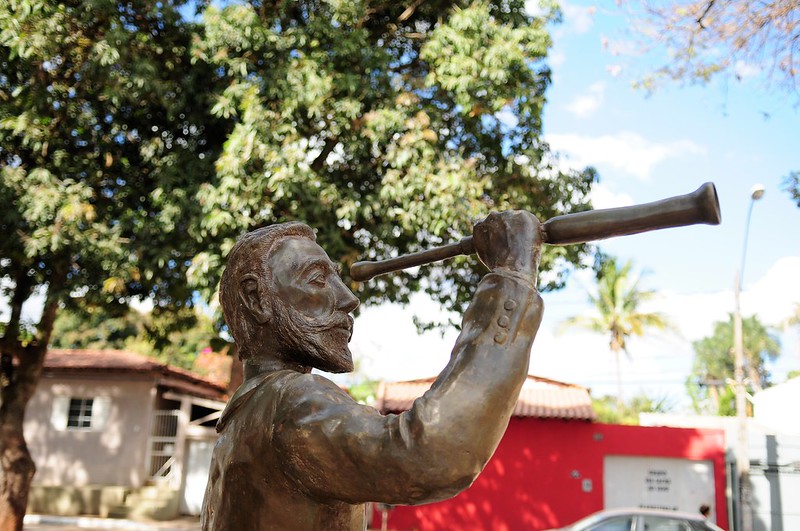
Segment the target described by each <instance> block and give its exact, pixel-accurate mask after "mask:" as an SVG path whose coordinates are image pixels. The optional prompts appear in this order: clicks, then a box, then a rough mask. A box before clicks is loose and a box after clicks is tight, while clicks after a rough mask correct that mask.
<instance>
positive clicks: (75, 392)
mask: <svg viewBox="0 0 800 531" xmlns="http://www.w3.org/2000/svg"><path fill="white" fill-rule="evenodd" d="M124 378H125V379H124V380H123V379H115V378H114V377H109V376H104V377H102V378H101V377H97V378H92V377H91V376H82V377H80V378H75V377H60V378H42V380H41V382H40V383H39V386H38V388H37V390H36V393H35V394H34V396H33V398H32V399H31V402H30V404H29V406H28V409H27V413H26V418H25V438H26V440H27V443H28V448H29V449H30V452H31V454H32V456H33V459H34V462H35V463H36V467H37V471H36V475H35V476H34V478H33V481H34V484H35V485H46V486H62V485H63V486H70V487H80V486H83V485H88V484H92V485H120V486H134V487H136V486H141V485H142V484H143V483H144V481H145V479H146V474H147V471H146V468H145V458H146V453H147V444H148V436H149V432H150V423H151V419H152V417H153V394H154V393H155V388H154V382H153V380H152V378H150V377H147V378H146V379H143V378H142V377H141V376H136V375H133V376H131V375H125V377H124ZM137 378H138V379H137ZM57 397H76V398H94V397H102V398H104V399H106V404H107V406H108V409H107V412H106V415H105V416H106V419H105V422H104V424H103V426H102V428H100V429H92V430H69V429H64V426H63V425H62V426H55V425H54V416H53V409H54V407H56V406H55V404H56V402H57V401H58V399H57ZM62 401H63V399H62Z"/></svg>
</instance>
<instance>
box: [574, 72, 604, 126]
mask: <svg viewBox="0 0 800 531" xmlns="http://www.w3.org/2000/svg"><path fill="white" fill-rule="evenodd" d="M605 88H606V87H605V84H604V83H603V82H602V81H598V82H597V83H592V84H591V85H589V87H588V88H587V89H586V91H585V92H584V93H583V94H581V95H580V96H578V97H577V98H575V99H574V100H572V101H571V102H570V103H569V104H568V105H567V106H566V108H567V110H568V111H569V112H571V113H572V114H574V115H575V116H578V117H579V118H586V117H587V116H589V115H591V114H592V113H593V112H594V111H596V110H597V109H598V108H600V105H602V104H603V96H604V93H605Z"/></svg>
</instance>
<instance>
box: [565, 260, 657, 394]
mask: <svg viewBox="0 0 800 531" xmlns="http://www.w3.org/2000/svg"><path fill="white" fill-rule="evenodd" d="M632 268H633V262H631V261H630V260H629V261H628V262H626V263H625V264H624V265H622V266H617V261H616V259H615V258H614V257H611V256H601V257H600V259H599V260H598V266H597V267H596V270H597V275H596V278H597V294H593V293H589V302H591V303H592V306H593V307H594V310H595V312H594V315H590V316H582V315H580V316H575V317H571V318H569V319H567V320H566V321H564V322H563V323H562V328H564V327H567V326H579V327H581V328H586V329H588V330H591V331H593V332H597V333H599V334H608V337H609V343H608V345H609V348H610V349H611V352H612V353H613V354H614V360H615V362H616V369H617V406H618V407H620V408H621V407H622V374H621V369H620V353H622V352H625V353H626V354H627V355H629V356H630V353H629V352H628V338H629V337H631V336H641V335H644V331H645V329H646V328H655V329H660V330H663V329H665V328H667V327H668V326H669V324H668V322H667V320H666V318H665V317H664V316H663V315H662V314H660V313H655V312H651V313H646V312H642V311H641V309H640V307H641V304H642V303H643V302H645V301H647V300H649V299H652V298H653V296H654V295H655V292H654V291H652V290H642V289H640V288H639V279H640V278H641V276H640V275H637V276H635V277H634V276H633V275H632V274H631V269H632Z"/></svg>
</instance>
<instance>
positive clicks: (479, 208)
mask: <svg viewBox="0 0 800 531" xmlns="http://www.w3.org/2000/svg"><path fill="white" fill-rule="evenodd" d="M524 4H525V2H522V1H511V2H505V1H504V2H488V1H483V0H479V1H477V2H464V1H444V0H437V1H432V2H409V3H405V4H404V3H397V2H391V1H388V0H379V1H369V2H367V1H351V2H311V1H300V2H290V3H287V2H274V1H261V2H231V3H228V4H226V5H225V7H224V8H219V7H214V6H212V7H209V8H208V9H207V10H206V11H205V13H204V15H203V16H204V20H205V33H204V34H203V36H202V39H201V40H200V41H199V43H198V45H197V48H196V53H197V56H198V58H199V59H200V60H202V61H207V62H208V63H209V64H210V65H211V66H213V67H214V68H215V71H216V72H217V73H218V75H219V76H220V79H221V80H222V84H223V85H224V89H223V90H220V91H219V92H218V93H216V94H215V97H216V104H215V106H214V112H215V114H216V115H218V116H220V117H225V118H230V119H231V120H233V121H234V122H235V126H234V128H233V132H232V133H231V135H230V137H229V138H228V141H227V142H226V144H225V149H224V152H223V154H222V156H221V157H220V159H219V160H218V163H217V169H218V178H217V180H216V181H215V182H214V183H213V184H210V185H208V186H206V187H204V188H203V189H202V190H201V193H200V196H199V197H200V202H201V203H202V205H203V207H204V209H205V212H206V217H205V219H204V221H203V223H202V224H201V225H200V226H199V227H198V228H197V229H198V230H197V231H196V232H195V233H196V235H197V238H198V239H201V240H203V241H205V242H208V243H209V244H210V246H209V248H208V250H207V251H206V252H203V253H200V254H199V255H198V256H197V257H196V258H195V260H194V262H193V266H192V270H191V272H193V273H196V274H195V275H194V276H193V280H195V281H196V286H198V287H199V288H203V289H204V293H206V294H207V295H208V296H211V295H212V294H213V292H214V289H215V288H216V283H217V280H218V277H219V272H220V269H221V264H222V260H223V257H224V256H225V254H226V252H227V251H228V249H230V247H231V246H232V244H233V242H234V241H235V238H236V236H237V235H238V234H240V233H241V232H243V231H245V230H248V229H252V228H255V227H258V226H261V225H265V224H270V223H273V222H279V221H284V220H288V219H299V220H304V221H306V222H308V223H309V224H311V225H312V226H313V227H314V228H316V229H317V230H318V234H317V238H318V241H319V243H320V245H321V246H322V247H323V248H325V249H326V250H327V251H328V253H329V254H330V256H331V257H332V258H333V259H339V260H341V263H342V265H343V266H344V267H343V270H344V272H345V274H346V273H347V271H348V266H349V265H350V264H352V263H353V262H354V261H355V260H357V259H375V258H383V257H388V256H391V255H395V254H397V253H406V252H409V251H416V250H420V249H424V248H428V247H431V246H434V245H440V244H442V243H449V242H452V241H456V240H458V239H460V238H461V237H462V236H464V235H467V234H470V233H471V228H472V223H473V221H474V220H475V219H477V218H480V217H482V216H485V215H486V214H487V213H488V212H489V211H490V210H494V209H497V210H499V209H507V208H520V209H527V210H530V211H532V212H534V213H535V214H536V215H537V216H539V217H540V219H547V218H550V217H552V216H554V215H556V214H563V213H566V212H574V211H580V210H585V209H587V208H588V207H589V203H588V197H587V194H588V192H589V190H590V187H591V184H592V182H593V181H594V180H595V179H596V175H595V173H594V171H593V170H591V169H587V170H586V171H583V172H564V171H561V170H559V169H558V167H557V165H556V164H555V156H554V155H553V154H552V153H551V152H550V151H549V148H548V146H547V144H546V143H545V142H543V140H542V138H541V132H542V123H541V120H542V107H543V105H544V103H545V95H544V94H545V89H546V88H547V86H548V85H549V83H550V70H549V68H548V67H547V65H546V63H545V59H546V54H547V50H548V47H549V46H550V38H549V35H548V31H547V26H546V24H547V22H548V21H549V20H553V19H554V18H556V14H554V12H550V15H548V16H547V17H542V18H531V17H530V16H529V15H527V14H526V12H525V9H524ZM585 251H586V248H585V247H584V246H569V247H559V248H556V249H551V250H550V251H548V252H547V253H546V254H545V256H544V259H543V263H542V267H543V269H550V270H553V272H554V273H555V274H554V275H553V276H552V278H553V279H554V280H553V281H552V282H550V284H548V285H547V286H545V288H552V287H557V286H559V285H561V284H562V283H563V280H564V275H563V273H564V265H565V264H566V263H567V262H568V261H571V262H577V261H578V259H579V257H580V256H581V255H582V253H584V252H585ZM482 274H483V270H482V269H481V268H480V266H479V265H478V262H477V260H476V259H474V258H472V259H456V260H452V261H450V262H448V263H444V264H438V265H436V266H432V267H426V268H421V269H420V270H419V271H418V272H407V273H405V274H401V275H393V276H389V277H383V278H380V279H377V280H376V281H374V282H370V283H364V284H357V283H352V287H353V288H354V289H355V290H356V291H358V292H360V295H361V298H362V300H365V301H367V302H374V301H379V300H384V299H386V298H389V299H391V300H395V301H403V302H405V301H407V300H408V296H409V294H410V293H412V292H413V291H416V290H418V289H420V288H424V289H426V290H427V291H428V292H429V293H430V294H431V295H432V296H434V297H435V298H436V299H437V300H439V301H440V302H442V303H443V304H445V305H446V306H448V307H449V308H450V309H455V310H459V311H460V310H462V309H463V305H464V304H465V303H466V301H468V300H469V298H470V296H471V293H472V290H473V287H474V285H475V284H476V282H477V280H478V278H479V277H480V275H482ZM548 278H551V277H548ZM423 279H424V280H425V282H424V283H423Z"/></svg>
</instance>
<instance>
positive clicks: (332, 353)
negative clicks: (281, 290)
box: [272, 300, 353, 373]
mask: <svg viewBox="0 0 800 531" xmlns="http://www.w3.org/2000/svg"><path fill="white" fill-rule="evenodd" d="M272 310H273V312H272V315H273V324H274V332H275V333H276V334H277V337H278V338H279V341H280V343H281V346H282V347H283V348H282V349H281V350H282V351H283V352H282V353H283V354H284V357H285V358H286V359H287V360H291V361H294V362H297V363H300V364H301V365H305V366H307V367H314V368H316V369H319V370H321V371H325V372H332V373H341V372H350V371H352V370H353V355H352V353H351V352H350V347H348V345H347V344H348V343H349V342H350V338H351V336H352V334H353V318H352V317H350V316H349V315H347V314H346V313H344V312H340V311H336V312H334V313H333V314H332V315H331V316H330V317H329V318H327V319H325V320H322V321H320V320H315V319H310V318H308V317H306V316H305V315H303V314H302V313H300V312H298V311H297V310H295V309H294V308H292V307H290V306H288V305H286V304H284V303H283V302H281V301H280V300H274V301H273V307H272Z"/></svg>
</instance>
